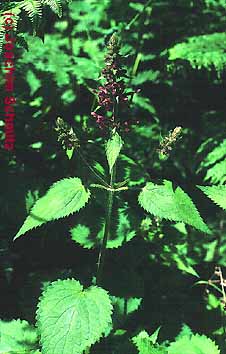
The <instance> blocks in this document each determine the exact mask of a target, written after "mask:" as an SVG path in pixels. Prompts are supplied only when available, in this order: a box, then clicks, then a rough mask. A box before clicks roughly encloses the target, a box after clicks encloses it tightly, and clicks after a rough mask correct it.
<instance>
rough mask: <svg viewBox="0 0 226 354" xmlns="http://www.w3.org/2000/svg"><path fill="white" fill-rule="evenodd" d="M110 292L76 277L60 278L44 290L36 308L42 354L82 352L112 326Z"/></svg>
mask: <svg viewBox="0 0 226 354" xmlns="http://www.w3.org/2000/svg"><path fill="white" fill-rule="evenodd" d="M111 313H112V305H111V302H110V298H109V296H108V293H107V292H106V291H105V290H104V289H102V288H99V287H95V286H92V287H90V288H88V289H86V290H83V287H82V285H81V284H80V283H79V282H78V281H76V280H74V279H68V280H58V281H56V282H53V283H52V284H51V285H50V286H48V287H47V289H46V290H45V291H44V292H43V294H42V296H41V298H40V301H39V305H38V310H37V325H38V331H39V333H40V336H41V344H42V354H69V353H70V354H82V353H83V351H84V350H85V349H86V348H87V347H90V346H91V345H92V344H94V343H95V342H97V341H98V340H99V339H100V338H101V336H102V335H103V334H104V332H105V331H106V330H107V329H108V328H109V326H110V325H111Z"/></svg>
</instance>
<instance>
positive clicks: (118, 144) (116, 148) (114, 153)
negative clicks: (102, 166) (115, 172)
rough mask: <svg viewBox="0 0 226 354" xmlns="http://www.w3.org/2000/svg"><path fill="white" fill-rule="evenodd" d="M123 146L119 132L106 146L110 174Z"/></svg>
mask: <svg viewBox="0 0 226 354" xmlns="http://www.w3.org/2000/svg"><path fill="white" fill-rule="evenodd" d="M122 145H123V141H122V139H121V137H120V135H119V134H118V133H117V132H115V133H114V134H113V135H112V137H111V138H110V139H109V140H108V142H107V144H106V155H107V160H108V165H109V169H110V172H111V171H112V168H113V166H114V164H115V162H116V160H117V158H118V156H119V153H120V150H121V148H122Z"/></svg>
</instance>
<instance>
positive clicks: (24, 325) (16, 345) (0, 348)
mask: <svg viewBox="0 0 226 354" xmlns="http://www.w3.org/2000/svg"><path fill="white" fill-rule="evenodd" d="M37 348H38V336H37V333H36V330H35V329H34V328H33V327H32V326H30V325H29V323H28V322H27V321H21V320H12V321H9V322H6V321H2V320H0V353H1V354H17V353H24V354H31V353H33V350H36V349H37Z"/></svg>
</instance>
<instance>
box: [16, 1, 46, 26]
mask: <svg viewBox="0 0 226 354" xmlns="http://www.w3.org/2000/svg"><path fill="white" fill-rule="evenodd" d="M20 6H21V8H22V9H23V10H24V11H26V12H27V14H28V16H29V17H30V19H31V20H32V21H33V20H34V18H35V17H36V16H38V17H42V3H41V1H40V0H24V1H22V3H21V4H20Z"/></svg>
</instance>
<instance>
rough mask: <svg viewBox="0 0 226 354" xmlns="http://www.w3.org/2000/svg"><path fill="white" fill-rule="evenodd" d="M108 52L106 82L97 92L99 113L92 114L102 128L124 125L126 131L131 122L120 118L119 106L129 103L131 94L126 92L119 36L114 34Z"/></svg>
mask: <svg viewBox="0 0 226 354" xmlns="http://www.w3.org/2000/svg"><path fill="white" fill-rule="evenodd" d="M107 49H108V51H107V54H106V56H105V67H104V69H103V70H102V76H103V77H104V78H105V83H104V85H102V86H99V87H98V90H97V91H96V94H97V96H98V104H99V106H98V110H100V111H101V113H100V114H98V113H97V112H96V111H95V112H92V113H91V115H92V116H93V117H94V118H95V119H96V122H97V124H98V126H99V128H100V129H104V128H107V127H111V128H113V127H119V126H121V127H122V126H124V128H125V131H128V130H129V128H128V125H129V123H128V122H127V121H123V119H120V120H119V118H118V108H119V107H125V106H127V107H128V105H129V94H128V93H126V91H125V90H126V87H125V83H124V78H125V77H126V70H125V69H124V68H123V67H122V63H121V61H122V60H121V59H122V56H121V55H120V53H119V51H120V44H119V38H118V36H117V35H116V34H113V35H112V36H111V38H110V40H109V43H108V46H107Z"/></svg>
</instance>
